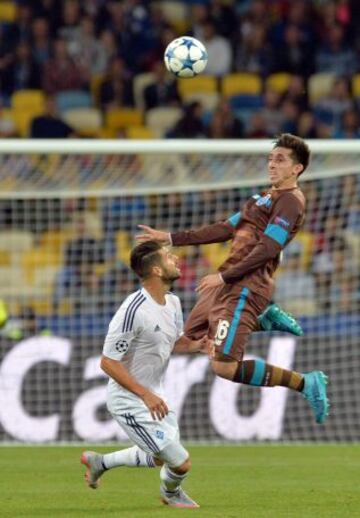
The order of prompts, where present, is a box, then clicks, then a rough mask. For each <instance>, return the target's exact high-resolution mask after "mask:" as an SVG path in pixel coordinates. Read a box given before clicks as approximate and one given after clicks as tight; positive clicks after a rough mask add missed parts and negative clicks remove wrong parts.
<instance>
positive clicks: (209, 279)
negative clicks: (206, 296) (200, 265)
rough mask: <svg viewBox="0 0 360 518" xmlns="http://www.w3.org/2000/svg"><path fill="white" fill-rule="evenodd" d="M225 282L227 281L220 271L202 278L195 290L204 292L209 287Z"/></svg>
mask: <svg viewBox="0 0 360 518" xmlns="http://www.w3.org/2000/svg"><path fill="white" fill-rule="evenodd" d="M223 284H225V283H224V281H223V279H222V277H221V275H220V274H219V273H211V274H210V275H205V277H203V278H202V279H201V281H200V282H199V285H198V287H197V288H196V290H195V291H197V292H199V293H202V292H203V291H205V290H207V289H209V288H216V287H217V286H222V285H223Z"/></svg>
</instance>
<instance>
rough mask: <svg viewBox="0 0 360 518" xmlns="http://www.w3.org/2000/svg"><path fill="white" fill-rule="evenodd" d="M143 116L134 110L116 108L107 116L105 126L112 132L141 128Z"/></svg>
mask: <svg viewBox="0 0 360 518" xmlns="http://www.w3.org/2000/svg"><path fill="white" fill-rule="evenodd" d="M142 122H143V114H142V112H141V111H140V110H135V109H132V108H115V109H113V110H109V111H108V112H107V113H106V114H105V126H106V128H109V129H110V130H114V131H117V130H120V129H125V128H127V127H128V126H141V125H142Z"/></svg>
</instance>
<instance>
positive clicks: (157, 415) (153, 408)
mask: <svg viewBox="0 0 360 518" xmlns="http://www.w3.org/2000/svg"><path fill="white" fill-rule="evenodd" d="M141 399H142V400H143V401H144V403H145V405H146V406H147V407H148V409H149V410H150V413H151V417H152V418H153V419H154V420H155V421H156V419H158V420H159V421H161V419H163V418H164V417H165V416H166V414H167V413H168V412H169V409H168V407H167V404H166V403H165V401H164V400H163V399H161V398H160V397H159V396H157V395H156V394H153V393H152V392H150V390H147V391H146V392H145V393H144V394H143V395H142V396H141Z"/></svg>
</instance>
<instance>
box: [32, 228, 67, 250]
mask: <svg viewBox="0 0 360 518" xmlns="http://www.w3.org/2000/svg"><path fill="white" fill-rule="evenodd" d="M72 237H73V232H71V231H70V230H48V231H47V232H44V233H43V234H42V236H41V238H40V247H41V248H50V249H52V250H55V251H57V252H61V251H62V250H63V248H64V245H65V244H66V243H67V242H68V241H70V239H72Z"/></svg>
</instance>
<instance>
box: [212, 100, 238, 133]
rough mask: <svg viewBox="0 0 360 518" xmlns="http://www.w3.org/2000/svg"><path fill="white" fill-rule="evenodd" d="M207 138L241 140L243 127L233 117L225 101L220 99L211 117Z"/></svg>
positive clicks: (227, 102)
mask: <svg viewBox="0 0 360 518" xmlns="http://www.w3.org/2000/svg"><path fill="white" fill-rule="evenodd" d="M207 136H208V137H209V138H242V137H243V136H244V127H243V124H242V122H241V121H240V120H239V119H238V118H237V117H235V115H234V113H233V110H232V109H231V106H230V103H229V101H228V100H227V99H221V100H220V102H219V104H218V106H217V108H216V110H215V112H214V113H213V115H212V118H211V121H210V125H209V128H208V135H207Z"/></svg>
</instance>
